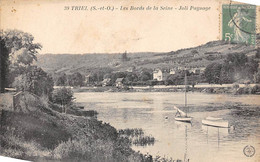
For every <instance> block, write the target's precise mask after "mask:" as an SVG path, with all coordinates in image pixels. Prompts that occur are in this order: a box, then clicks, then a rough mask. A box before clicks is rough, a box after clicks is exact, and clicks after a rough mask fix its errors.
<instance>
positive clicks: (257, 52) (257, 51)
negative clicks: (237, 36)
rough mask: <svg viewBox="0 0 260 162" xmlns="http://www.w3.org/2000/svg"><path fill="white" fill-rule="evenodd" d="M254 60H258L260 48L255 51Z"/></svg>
mask: <svg viewBox="0 0 260 162" xmlns="http://www.w3.org/2000/svg"><path fill="white" fill-rule="evenodd" d="M255 58H258V59H259V58H260V48H259V47H258V48H257V49H256V54H255Z"/></svg>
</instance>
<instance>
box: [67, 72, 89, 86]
mask: <svg viewBox="0 0 260 162" xmlns="http://www.w3.org/2000/svg"><path fill="white" fill-rule="evenodd" d="M67 80H68V84H69V85H70V86H82V85H83V83H84V80H85V79H84V77H83V76H82V75H81V74H80V73H79V72H77V73H74V74H72V75H69V76H68V78H67Z"/></svg>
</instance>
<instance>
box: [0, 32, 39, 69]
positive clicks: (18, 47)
mask: <svg viewBox="0 0 260 162" xmlns="http://www.w3.org/2000/svg"><path fill="white" fill-rule="evenodd" d="M1 36H2V39H4V41H5V44H6V47H7V48H8V49H9V50H10V52H11V53H10V56H11V62H12V63H17V64H22V65H30V64H32V62H33V60H36V59H37V58H36V55H37V54H38V51H37V50H40V49H41V48H42V46H41V45H40V44H39V43H33V41H34V37H33V36H32V35H31V34H29V33H25V32H22V31H20V30H6V31H2V32H1Z"/></svg>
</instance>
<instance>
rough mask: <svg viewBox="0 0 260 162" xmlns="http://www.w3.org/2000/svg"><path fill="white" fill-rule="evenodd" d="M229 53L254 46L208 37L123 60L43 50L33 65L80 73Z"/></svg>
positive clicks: (193, 61)
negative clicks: (201, 42) (187, 45)
mask: <svg viewBox="0 0 260 162" xmlns="http://www.w3.org/2000/svg"><path fill="white" fill-rule="evenodd" d="M258 40H259V35H258ZM230 53H245V54H247V55H248V56H252V55H255V53H256V49H255V47H253V46H247V45H244V44H230V43H227V42H224V41H212V42H208V43H206V44H204V45H201V46H198V47H193V48H187V49H180V50H177V51H171V52H166V53H151V52H150V53H149V52H146V53H145V52H144V53H127V57H128V58H129V60H128V61H124V62H123V61H122V54H80V55H79V54H74V55H71V54H44V55H38V62H37V65H38V66H40V67H42V68H43V69H44V70H45V71H47V72H51V73H53V72H56V73H62V72H65V73H74V72H81V73H83V74H84V73H85V74H86V73H89V72H90V71H92V70H94V69H98V68H111V69H113V70H115V71H125V70H127V69H128V68H129V67H135V68H137V69H140V68H149V69H154V68H174V67H184V66H188V67H206V66H207V65H208V64H210V63H212V62H221V61H222V60H223V59H224V58H225V57H226V55H227V54H230Z"/></svg>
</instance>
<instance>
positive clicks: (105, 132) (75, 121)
mask: <svg viewBox="0 0 260 162" xmlns="http://www.w3.org/2000/svg"><path fill="white" fill-rule="evenodd" d="M12 96H13V94H8V93H6V94H1V96H0V97H1V98H4V99H5V101H6V102H3V103H2V104H1V105H0V121H1V127H0V155H1V156H7V157H13V158H19V159H26V160H31V161H48V160H51V161H95V162H96V161H142V155H141V154H138V153H136V152H134V151H133V150H132V149H131V148H130V144H129V143H125V141H124V139H121V138H120V137H119V135H118V133H117V130H116V129H115V128H114V127H112V126H110V125H109V124H107V123H102V121H99V120H97V119H95V118H89V117H80V116H74V115H68V114H62V113H59V112H57V111H54V110H53V107H52V105H50V104H48V103H47V102H46V101H45V100H44V99H43V98H39V97H35V95H31V94H30V93H27V92H25V93H23V95H22V97H21V98H20V101H19V103H20V107H17V108H16V109H13V108H12V106H11V105H12V102H11V101H12ZM8 98H9V99H8ZM8 101H9V103H8Z"/></svg>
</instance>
